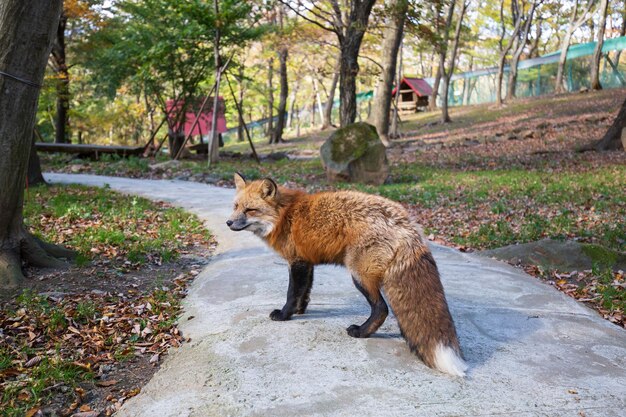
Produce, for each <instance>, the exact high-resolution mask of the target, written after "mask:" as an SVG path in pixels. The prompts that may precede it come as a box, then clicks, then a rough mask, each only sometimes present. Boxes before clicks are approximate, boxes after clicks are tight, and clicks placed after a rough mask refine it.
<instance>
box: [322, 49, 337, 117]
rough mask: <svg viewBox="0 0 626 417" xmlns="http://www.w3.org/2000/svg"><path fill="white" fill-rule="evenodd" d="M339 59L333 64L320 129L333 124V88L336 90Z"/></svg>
mask: <svg viewBox="0 0 626 417" xmlns="http://www.w3.org/2000/svg"><path fill="white" fill-rule="evenodd" d="M339 59H341V57H339V58H338V60H337V65H336V66H335V72H334V73H333V80H332V82H331V83H330V90H329V91H328V101H326V106H324V123H322V129H327V128H329V127H330V126H332V125H333V101H335V90H337V83H338V82H339V68H340V65H339Z"/></svg>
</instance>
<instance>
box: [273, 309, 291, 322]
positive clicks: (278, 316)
mask: <svg viewBox="0 0 626 417" xmlns="http://www.w3.org/2000/svg"><path fill="white" fill-rule="evenodd" d="M270 319H272V320H274V321H285V320H289V317H288V316H285V315H283V311H282V310H278V309H277V310H274V311H272V312H271V313H270Z"/></svg>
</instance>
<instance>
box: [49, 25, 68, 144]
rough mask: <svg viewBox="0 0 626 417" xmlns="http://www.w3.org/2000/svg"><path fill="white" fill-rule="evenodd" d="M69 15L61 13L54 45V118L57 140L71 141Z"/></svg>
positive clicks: (60, 141) (57, 141) (61, 141)
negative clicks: (67, 39)
mask: <svg viewBox="0 0 626 417" xmlns="http://www.w3.org/2000/svg"><path fill="white" fill-rule="evenodd" d="M66 25H67V16H66V15H65V13H62V14H61V18H60V19H59V25H58V27H57V33H56V41H55V43H54V45H53V49H52V56H53V58H54V63H55V65H54V68H55V70H56V75H57V80H56V96H57V97H56V110H57V111H56V116H55V119H54V127H55V142H56V143H69V142H70V132H69V126H68V111H69V108H70V74H69V71H68V68H67V62H66V57H65V49H66V48H65V27H66Z"/></svg>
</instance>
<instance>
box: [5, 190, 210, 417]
mask: <svg viewBox="0 0 626 417" xmlns="http://www.w3.org/2000/svg"><path fill="white" fill-rule="evenodd" d="M24 217H25V222H26V223H27V225H28V226H29V227H30V230H31V231H33V232H34V233H35V234H36V235H38V236H40V237H42V238H44V239H45V240H47V241H50V242H54V243H57V244H62V245H64V246H67V247H70V248H72V249H74V250H76V251H77V252H78V257H77V259H76V262H75V264H74V265H72V266H71V267H69V268H68V269H66V270H60V271H58V270H54V271H47V270H41V269H37V270H35V269H27V270H26V279H25V282H24V286H23V287H22V288H20V289H19V290H17V289H16V290H14V291H8V292H3V293H2V294H0V336H1V338H0V388H1V389H0V392H2V394H1V396H0V410H2V411H1V412H0V415H2V416H29V417H32V416H68V415H73V414H75V413H83V414H79V415H81V416H83V417H89V416H98V415H111V414H112V413H114V412H115V411H116V410H117V409H119V408H120V407H121V405H122V404H123V402H124V401H125V400H126V399H128V398H130V397H132V396H134V395H136V394H137V393H138V392H139V390H140V388H141V387H142V386H143V385H144V384H145V383H146V382H147V381H148V380H149V379H150V378H151V377H152V375H153V374H154V373H155V372H156V370H157V369H158V367H159V364H160V362H161V360H162V357H163V355H165V354H166V353H167V350H168V349H169V348H170V347H177V346H180V344H182V343H184V342H185V341H186V338H185V337H184V335H182V334H181V332H179V331H178V326H177V324H176V320H177V317H178V315H179V313H180V306H181V301H182V298H183V297H185V294H186V289H187V286H188V284H189V283H190V282H191V281H192V280H193V278H194V277H195V276H196V275H197V274H198V273H199V272H200V270H201V269H202V268H203V265H204V264H205V263H206V258H207V257H208V255H209V254H210V252H211V251H212V248H213V247H214V241H213V240H212V237H211V235H210V234H209V232H208V231H206V229H204V227H203V226H202V223H201V222H200V221H199V220H198V219H197V218H196V217H195V216H193V215H190V214H188V213H186V212H184V211H182V210H180V209H176V208H172V207H169V206H167V205H165V204H162V203H153V202H150V201H148V200H146V199H143V198H138V197H132V196H124V195H121V194H118V193H115V192H113V191H111V190H110V189H107V188H102V189H92V188H87V187H80V186H67V187H63V186H49V187H46V186H40V187H31V188H30V189H28V190H27V193H26V196H25V207H24Z"/></svg>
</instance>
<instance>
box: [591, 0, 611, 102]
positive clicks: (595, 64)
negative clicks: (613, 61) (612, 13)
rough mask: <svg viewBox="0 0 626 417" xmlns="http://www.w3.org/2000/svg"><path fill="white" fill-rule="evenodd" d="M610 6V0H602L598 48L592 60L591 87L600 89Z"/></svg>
mask: <svg viewBox="0 0 626 417" xmlns="http://www.w3.org/2000/svg"><path fill="white" fill-rule="evenodd" d="M608 7H609V1H608V0H602V1H601V3H600V7H599V11H600V24H599V27H598V41H597V43H596V48H595V49H594V51H593V58H592V60H591V89H592V90H600V89H602V85H601V84H600V61H601V60H602V46H603V45H604V30H605V26H606V15H607V10H608Z"/></svg>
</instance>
